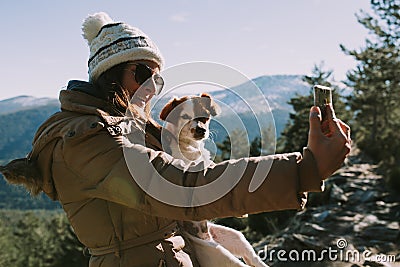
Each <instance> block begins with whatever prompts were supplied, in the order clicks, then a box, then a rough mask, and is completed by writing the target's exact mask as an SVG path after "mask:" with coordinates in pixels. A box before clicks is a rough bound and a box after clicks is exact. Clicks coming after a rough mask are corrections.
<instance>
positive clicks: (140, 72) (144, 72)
mask: <svg viewBox="0 0 400 267" xmlns="http://www.w3.org/2000/svg"><path fill="white" fill-rule="evenodd" d="M129 65H135V66H136V69H135V70H130V69H127V70H129V71H131V72H132V73H133V75H134V78H135V81H136V82H137V84H139V85H142V84H144V83H145V82H146V81H147V80H148V79H150V78H152V79H153V81H154V83H155V85H156V88H155V89H156V93H155V94H156V95H158V94H159V93H160V92H161V90H162V89H163V87H164V79H163V77H161V75H160V74H158V73H153V70H152V69H151V68H150V67H149V66H147V65H146V64H142V63H135V64H129Z"/></svg>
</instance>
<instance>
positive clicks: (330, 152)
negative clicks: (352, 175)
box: [307, 105, 351, 179]
mask: <svg viewBox="0 0 400 267" xmlns="http://www.w3.org/2000/svg"><path fill="white" fill-rule="evenodd" d="M326 109H327V124H328V127H329V132H328V133H327V134H324V133H323V131H322V129H321V111H320V109H319V107H316V106H313V107H312V108H311V110H310V131H309V134H308V144H307V147H308V149H310V150H311V152H312V153H313V155H314V157H315V160H316V162H317V166H318V171H319V173H320V175H321V176H322V178H323V179H325V178H328V177H329V176H330V175H331V174H332V173H334V172H335V171H336V170H337V169H339V168H340V166H341V165H342V164H343V162H344V160H345V158H346V157H347V155H348V154H349V153H350V148H351V138H350V127H349V126H348V125H347V124H345V123H344V122H342V121H341V120H340V119H337V118H336V115H335V111H334V110H333V107H332V106H331V105H328V106H327V108H326Z"/></svg>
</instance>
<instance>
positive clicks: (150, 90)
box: [142, 77, 156, 95]
mask: <svg viewBox="0 0 400 267" xmlns="http://www.w3.org/2000/svg"><path fill="white" fill-rule="evenodd" d="M142 87H143V89H144V90H145V93H146V94H147V95H154V94H155V93H156V84H155V82H154V79H153V77H151V78H149V79H147V81H146V82H145V83H144V84H143V85H142Z"/></svg>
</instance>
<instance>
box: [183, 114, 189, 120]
mask: <svg viewBox="0 0 400 267" xmlns="http://www.w3.org/2000/svg"><path fill="white" fill-rule="evenodd" d="M181 118H182V119H184V120H190V119H191V117H190V116H189V115H188V114H183V115H182V116H181Z"/></svg>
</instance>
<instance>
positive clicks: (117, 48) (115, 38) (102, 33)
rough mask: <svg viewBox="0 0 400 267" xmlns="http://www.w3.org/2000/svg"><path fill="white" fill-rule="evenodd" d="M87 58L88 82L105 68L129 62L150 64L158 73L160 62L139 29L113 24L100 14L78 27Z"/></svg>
mask: <svg viewBox="0 0 400 267" xmlns="http://www.w3.org/2000/svg"><path fill="white" fill-rule="evenodd" d="M82 32H83V34H82V36H83V37H84V38H85V39H86V40H87V42H88V45H89V49H90V55H89V61H88V67H89V70H88V73H89V80H90V81H94V80H96V79H97V78H98V77H99V76H100V75H101V74H102V73H103V72H105V71H106V70H108V69H109V68H111V67H113V66H115V65H118V64H120V63H123V62H127V61H133V60H151V61H153V62H155V63H157V64H158V65H159V67H160V69H162V68H163V66H164V59H163V57H162V55H161V53H160V51H159V49H158V47H157V46H156V45H155V43H153V41H152V40H151V39H150V38H149V37H148V36H147V35H146V34H145V33H144V32H142V31H141V30H140V29H138V28H135V27H132V26H130V25H128V24H126V23H123V22H114V21H113V20H112V19H111V18H110V16H108V15H107V14H106V13H104V12H99V13H95V14H93V15H89V16H88V17H87V18H86V19H85V20H84V22H83V24H82Z"/></svg>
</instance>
